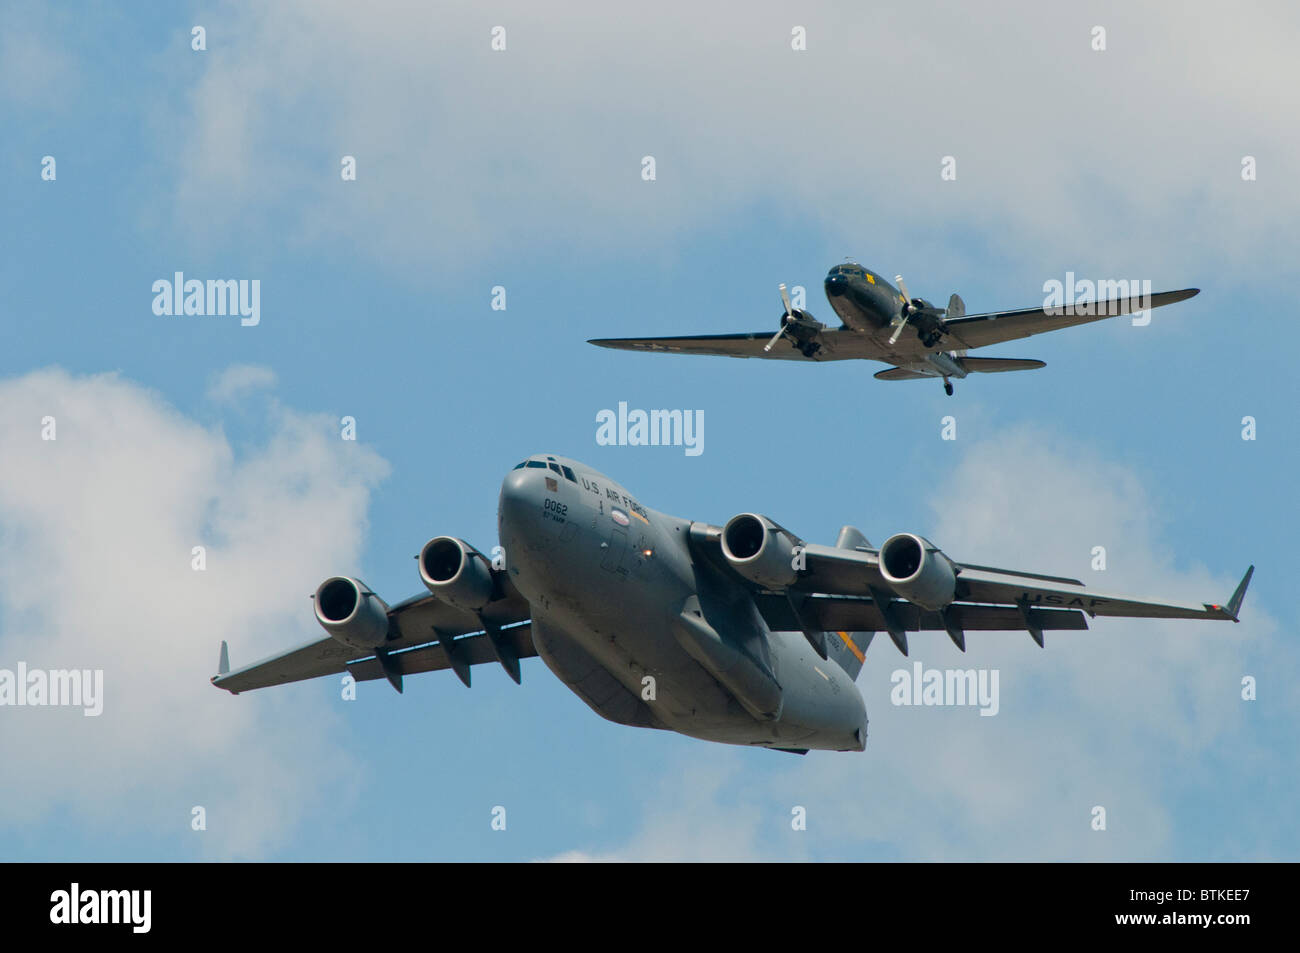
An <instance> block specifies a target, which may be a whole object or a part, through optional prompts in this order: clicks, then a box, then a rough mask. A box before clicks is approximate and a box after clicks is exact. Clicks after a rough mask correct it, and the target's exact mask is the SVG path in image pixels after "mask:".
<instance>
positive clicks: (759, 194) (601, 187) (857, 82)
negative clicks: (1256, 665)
mask: <svg viewBox="0 0 1300 953" xmlns="http://www.w3.org/2000/svg"><path fill="white" fill-rule="evenodd" d="M1184 12H1185V11H1184V10H1183V7H1182V6H1181V5H1179V4H1176V3H1166V4H1150V5H1144V6H1143V7H1141V8H1140V9H1139V8H1136V7H1134V6H1133V5H1131V4H1130V5H1114V6H1105V5H1103V6H1102V7H1100V8H1098V9H1096V10H1094V11H1093V12H1092V13H1090V14H1089V19H1088V20H1087V21H1084V20H1081V19H1080V18H1079V17H1077V16H1076V15H1075V14H1073V13H1072V12H1070V11H1066V10H1065V9H1063V8H1061V9H1058V8H1054V7H1045V6H1043V5H1041V4H1033V3H1012V4H1003V5H1002V6H1000V7H999V8H998V9H996V10H993V9H989V8H986V7H980V6H973V5H953V4H925V3H919V4H908V5H905V6H900V7H898V8H894V9H887V8H886V9H882V8H880V7H878V6H872V7H870V8H865V7H862V6H860V5H855V4H847V3H846V4H828V5H825V6H823V7H822V8H820V9H818V10H816V11H805V10H800V11H798V12H797V13H795V12H792V11H791V9H790V8H789V7H788V5H786V4H783V3H778V2H761V3H757V4H750V5H748V6H747V7H746V8H745V12H744V15H743V16H737V15H736V13H735V11H734V10H731V9H728V8H723V7H710V6H707V5H706V6H701V5H699V4H695V3H668V4H658V5H656V6H655V8H654V10H653V14H652V15H647V16H643V17H637V18H633V19H630V20H629V19H628V18H627V17H626V16H625V15H624V13H623V12H622V11H618V10H613V9H611V8H609V7H607V6H606V5H602V4H595V3H579V4H569V5H566V6H565V7H564V8H563V9H555V8H549V7H548V8H540V7H537V6H536V5H533V4H505V5H504V6H500V7H499V8H498V9H497V10H496V12H494V13H493V15H492V18H491V20H489V19H485V18H484V17H483V16H482V15H481V13H480V11H478V10H473V9H470V8H465V9H464V10H454V9H448V10H439V11H438V12H437V13H436V14H435V13H434V12H433V11H430V10H429V9H428V8H427V7H426V6H425V5H424V4H421V3H417V2H393V3H388V4H382V5H379V6H378V7H376V6H375V5H368V6H365V7H360V6H357V5H355V4H351V3H346V2H343V0H335V2H323V0H312V2H286V3H278V4H270V5H262V6H259V7H256V8H252V9H250V10H247V11H242V12H238V13H230V14H229V15H228V18H227V19H226V20H225V21H223V22H219V23H214V25H213V27H212V29H211V32H212V33H213V34H219V35H220V36H221V37H222V55H221V56H219V57H218V56H211V57H210V58H209V59H208V60H206V61H205V63H204V65H205V67H206V71H205V73H204V74H203V75H202V77H201V79H200V80H199V81H198V82H197V84H196V86H195V87H194V88H193V89H192V90H191V96H190V101H189V103H188V112H187V113H186V114H183V115H178V116H176V117H175V122H174V123H169V124H168V127H167V128H168V137H169V142H171V141H173V140H174V139H175V138H176V137H177V136H179V138H180V141H181V142H183V144H184V145H183V148H182V149H181V150H180V152H179V153H178V156H177V158H178V162H179V167H178V169H177V194H176V201H177V207H178V209H179V211H180V214H181V215H183V216H185V217H186V219H187V220H189V219H190V218H191V217H192V218H194V219H197V220H198V221H201V222H202V223H203V226H204V227H203V228H202V229H189V231H190V232H191V233H192V234H207V233H208V231H209V229H211V228H214V227H216V225H219V223H222V222H227V223H234V222H237V223H238V229H239V234H240V235H241V236H242V235H246V234H249V233H253V234H256V233H257V231H258V230H256V229H250V228H249V222H250V220H251V219H255V218H256V217H257V216H267V222H268V224H270V223H271V221H274V223H275V224H276V226H277V227H275V228H268V229H266V230H265V231H264V233H265V234H267V235H274V236H275V240H276V241H277V242H279V241H281V240H283V239H284V238H285V237H286V232H285V229H284V222H285V221H286V220H288V221H292V222H294V223H295V225H294V226H293V228H292V229H291V230H290V231H289V233H288V236H287V237H289V238H290V239H291V240H294V241H299V242H321V243H330V244H339V243H343V244H348V243H355V247H356V248H357V250H358V252H359V253H361V254H369V255H374V256H376V257H378V258H381V259H389V260H391V262H392V264H393V265H394V266H396V267H399V268H405V267H407V266H408V265H410V263H411V262H412V261H413V260H416V261H429V260H432V261H437V262H440V263H442V264H443V265H448V266H450V265H454V264H456V263H461V262H465V261H474V260H475V259H477V258H479V257H480V256H482V255H484V254H485V253H488V252H489V251H491V252H493V253H495V254H497V255H498V256H500V255H502V254H513V253H518V252H520V251H522V250H524V249H528V250H531V249H532V248H533V247H534V246H535V245H536V244H538V243H542V244H546V245H554V244H557V243H558V244H561V245H562V246H563V247H575V246H576V247H581V248H584V249H586V250H587V251H589V252H593V253H599V252H600V251H601V250H602V249H604V248H608V247H616V248H620V249H626V247H627V245H628V242H629V241H633V242H636V243H638V247H640V246H641V245H644V244H648V245H650V246H652V247H657V246H658V245H660V244H661V243H665V242H667V243H669V244H671V242H672V239H674V238H675V237H677V236H679V235H681V234H684V233H689V232H692V231H698V230H700V229H703V228H710V227H714V223H715V222H717V221H719V220H725V218H726V217H728V216H737V215H741V214H743V213H744V212H746V210H748V209H750V208H753V207H755V205H756V203H758V204H760V205H761V207H763V208H767V207H769V206H770V205H771V203H773V202H777V203H779V205H780V207H782V208H784V209H785V210H786V211H787V213H788V214H789V215H790V216H791V217H792V218H793V219H795V220H809V219H810V220H812V221H813V222H820V223H821V224H822V226H823V227H824V230H825V232H826V235H827V241H828V243H830V244H833V245H837V244H840V243H842V250H843V252H844V253H853V254H856V255H860V256H864V257H866V256H873V255H883V254H885V253H886V252H889V253H891V254H892V255H893V256H894V257H895V259H901V260H898V261H897V264H896V267H899V268H906V267H908V264H907V262H908V261H909V260H911V261H918V260H928V263H929V264H930V266H931V267H935V260H936V259H937V258H939V257H940V256H939V255H937V252H938V251H939V250H940V249H942V248H945V247H946V246H948V244H949V243H950V242H951V241H952V236H953V235H960V234H962V233H963V232H965V233H970V234H980V235H984V236H986V240H987V242H988V243H989V244H990V245H991V246H992V252H991V253H992V254H995V255H996V254H998V251H999V250H1001V251H1002V252H1003V253H1006V254H1010V251H1011V249H1012V248H1014V249H1024V248H1030V249H1033V252H1034V256H1033V258H1032V259H1031V260H1029V261H1027V262H1026V263H1025V267H1027V268H1028V269H1030V271H1029V273H1030V274H1038V272H1039V271H1041V270H1043V269H1049V270H1050V276H1059V273H1060V272H1061V271H1063V270H1064V268H1065V267H1070V266H1074V265H1078V266H1080V267H1089V268H1101V269H1108V270H1107V271H1106V274H1111V273H1114V274H1115V275H1130V274H1134V273H1136V274H1138V275H1144V276H1152V277H1156V278H1157V279H1159V277H1160V275H1159V274H1155V275H1153V272H1155V271H1157V270H1159V271H1160V272H1161V273H1163V274H1165V276H1166V277H1167V278H1169V279H1170V280H1173V279H1174V278H1175V277H1177V278H1190V277H1192V275H1191V274H1189V271H1190V269H1191V268H1192V266H1193V262H1192V261H1191V260H1189V259H1190V258H1193V257H1194V258H1196V259H1197V260H1196V261H1195V264H1199V265H1201V266H1202V267H1203V266H1204V265H1205V264H1206V262H1207V261H1213V262H1217V263H1224V262H1225V261H1229V262H1232V263H1233V264H1234V266H1236V267H1239V268H1250V267H1254V266H1257V265H1259V264H1260V263H1261V262H1263V263H1264V264H1266V265H1276V264H1277V263H1279V262H1286V261H1288V260H1289V256H1288V255H1287V253H1285V252H1283V251H1282V250H1280V249H1277V248H1275V247H1273V246H1274V244H1275V243H1274V242H1269V243H1260V242H1259V241H1258V240H1257V239H1258V236H1259V235H1260V234H1261V229H1262V227H1263V226H1264V225H1266V224H1267V223H1273V224H1275V225H1282V224H1284V223H1285V222H1287V221H1289V220H1290V219H1291V218H1293V217H1294V213H1295V211H1296V210H1297V206H1300V185H1298V184H1297V182H1296V181H1295V180H1294V178H1293V177H1285V176H1283V175H1282V174H1281V169H1282V167H1283V164H1284V163H1285V162H1286V161H1287V159H1288V158H1289V156H1291V155H1293V154H1295V153H1296V152H1297V150H1300V131H1297V129H1296V128H1295V126H1294V124H1289V123H1286V122H1284V121H1282V118H1281V117H1285V116H1289V115H1294V114H1295V113H1296V112H1297V108H1298V107H1300V99H1298V97H1300V92H1298V91H1297V89H1296V86H1295V84H1294V83H1292V82H1290V77H1289V75H1288V74H1287V72H1286V70H1287V66H1286V64H1287V63H1288V62H1289V59H1288V57H1289V52H1290V51H1289V37H1290V36H1292V35H1293V34H1294V33H1295V27H1296V23H1295V21H1296V18H1297V13H1296V11H1295V10H1294V9H1293V8H1292V7H1290V6H1289V5H1286V4H1282V3H1276V4H1270V5H1267V6H1266V8H1265V9H1264V10H1261V11H1259V12H1258V13H1257V14H1255V15H1252V16H1251V17H1241V18H1236V19H1227V20H1225V19H1224V18H1222V17H1217V18H1215V17H1193V16H1185V15H1183V14H1184ZM1269 18H1272V20H1273V21H1274V25H1275V27H1276V28H1273V29H1270V28H1267V27H1261V24H1262V23H1266V22H1267V21H1268V19H1269ZM795 22H798V23H799V24H801V25H804V26H806V27H807V29H808V37H809V39H808V50H807V51H806V52H793V51H792V50H791V49H790V42H789V41H790V30H791V27H792V26H793V25H794V23H795ZM1094 22H1100V23H1103V24H1104V25H1106V26H1107V29H1108V49H1107V50H1106V51H1105V52H1094V51H1093V50H1092V49H1091V46H1090V40H1091V35H1090V30H1091V27H1092V26H1093V24H1094ZM498 23H500V24H502V25H504V26H505V27H506V28H507V31H508V32H507V36H508V41H509V47H508V50H507V51H505V52H500V53H494V52H492V51H491V50H490V49H489V32H488V31H489V28H490V27H491V26H493V25H495V24H498ZM345 154H348V155H354V156H356V158H357V163H358V179H357V181H356V182H352V183H344V182H342V181H340V178H339V161H340V158H341V157H342V156H343V155H345ZM646 154H650V155H654V156H655V157H656V159H657V162H658V180H657V181H656V182H654V183H652V184H649V183H645V182H642V181H641V179H640V161H641V157H642V156H643V155H646ZM1246 154H1251V155H1255V156H1256V157H1257V159H1258V161H1259V168H1260V179H1259V181H1258V182H1255V183H1250V184H1247V183H1243V182H1242V181H1241V178H1240V161H1241V158H1242V156H1243V155H1246ZM945 155H953V156H955V157H956V159H957V171H958V176H957V180H956V181H955V182H943V181H941V179H940V176H939V171H940V161H941V158H942V157H943V156H945ZM250 217H251V219H250ZM360 223H365V226H364V227H361V224H360ZM1265 231H1266V229H1265ZM1007 246H1009V247H1007ZM1174 248H1176V249H1177V255H1176V256H1175V255H1174V254H1173V253H1172V250H1173V249H1174ZM1008 267H1013V266H1012V265H1011V264H1009V265H1008ZM1038 280H1039V281H1041V280H1043V279H1042V278H1041V277H1040V278H1039V279H1038Z"/></svg>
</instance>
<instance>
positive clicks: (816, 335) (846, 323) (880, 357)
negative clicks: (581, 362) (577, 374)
mask: <svg viewBox="0 0 1300 953" xmlns="http://www.w3.org/2000/svg"><path fill="white" fill-rule="evenodd" d="M894 280H895V281H897V282H898V287H894V285H891V284H890V283H889V282H888V281H886V280H885V279H884V278H882V277H881V276H880V275H878V274H876V273H875V272H874V271H870V270H868V269H866V268H863V267H862V266H861V265H859V264H856V263H852V262H851V263H849V264H844V265H836V266H835V267H834V268H832V269H831V270H830V273H829V274H828V275H827V276H826V283H825V285H826V297H827V298H828V299H829V300H830V303H831V307H832V308H833V309H834V310H835V313H836V314H837V315H838V316H839V318H840V320H841V321H842V322H843V324H842V325H841V326H840V327H838V328H828V327H827V326H826V325H824V324H822V323H821V322H820V321H818V320H817V319H815V318H814V317H813V316H812V315H811V314H809V313H808V312H807V311H804V310H802V309H800V308H794V307H791V305H790V297H789V295H787V294H786V290H785V285H781V289H780V290H781V300H782V302H783V303H784V305H785V310H784V312H782V314H781V324H780V327H779V328H778V330H777V332H776V334H775V335H771V336H769V335H768V334H767V333H765V332H756V333H752V334H704V335H696V336H692V337H663V338H597V339H594V340H592V341H590V342H589V343H591V344H596V345H599V346H600V347H611V348H621V349H625V350H635V351H672V352H675V353H679V354H717V355H722V356H724V357H760V358H771V359H774V360H780V361H847V360H854V359H858V360H869V361H881V362H883V363H885V364H893V365H894V366H893V367H892V368H890V369H889V370H885V371H880V372H879V373H878V374H876V377H877V378H878V379H880V380H884V381H906V380H917V379H920V378H925V377H941V378H943V388H944V390H945V391H947V392H948V393H949V394H951V393H952V379H953V378H957V379H958V380H960V379H961V378H963V377H965V376H966V375H967V374H996V373H999V372H1001V371H1025V370H1032V369H1034V368H1039V367H1043V366H1044V364H1043V362H1042V361H1035V360H1028V359H1024V358H1012V357H968V356H967V353H966V352H967V351H968V350H972V349H974V348H981V347H985V346H987V345H990V344H999V343H1001V342H1003V341H1012V340H1015V339H1016V338H1024V337H1029V336H1030V335H1033V334H1042V333H1043V332H1045V331H1056V330H1058V329H1060V328H1068V327H1073V326H1074V325H1076V324H1087V323H1089V322H1091V321H1100V320H1102V319H1103V318H1108V317H1114V316H1115V315H1121V314H1131V313H1133V312H1135V311H1145V310H1147V309H1149V308H1159V307H1162V306H1163V305H1167V304H1173V303H1174V302H1177V301H1185V300H1187V299H1188V298H1190V297H1192V296H1193V295H1195V294H1196V293H1197V292H1198V290H1199V289H1197V288H1185V289H1183V290H1182V291H1162V292H1160V293H1158V294H1153V295H1152V294H1146V295H1138V296H1135V297H1131V298H1117V299H1112V300H1108V301H1100V302H1086V303H1080V304H1074V303H1064V304H1062V305H1060V306H1059V307H1054V306H1052V305H1044V306H1043V307H1040V308H1024V309H1021V310H1019V311H993V312H990V313H988V314H966V306H965V305H964V304H963V303H962V300H961V298H959V297H958V296H957V295H953V296H952V297H951V298H949V299H948V307H946V308H938V307H935V306H934V305H933V304H931V303H930V302H928V301H926V300H925V299H924V298H913V297H912V296H911V294H909V293H908V290H907V286H906V285H905V284H904V283H903V276H902V275H899V276H897V277H896V278H895V279H894ZM783 338H784V339H785V341H786V342H787V344H788V346H784V347H783V346H779V345H780V342H781V340H782V339H783Z"/></svg>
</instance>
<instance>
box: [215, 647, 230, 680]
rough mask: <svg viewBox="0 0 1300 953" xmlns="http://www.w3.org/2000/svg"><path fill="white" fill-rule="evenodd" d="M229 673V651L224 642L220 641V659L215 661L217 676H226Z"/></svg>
mask: <svg viewBox="0 0 1300 953" xmlns="http://www.w3.org/2000/svg"><path fill="white" fill-rule="evenodd" d="M229 672H230V649H229V648H227V647H226V640H225V639H222V640H221V658H219V659H218V660H217V674H218V675H226V674H228V673H229Z"/></svg>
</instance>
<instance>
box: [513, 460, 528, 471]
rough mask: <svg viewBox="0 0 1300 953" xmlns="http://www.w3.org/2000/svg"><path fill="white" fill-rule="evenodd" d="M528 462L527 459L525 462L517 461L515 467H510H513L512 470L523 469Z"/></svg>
mask: <svg viewBox="0 0 1300 953" xmlns="http://www.w3.org/2000/svg"><path fill="white" fill-rule="evenodd" d="M527 463H528V461H527V460H525V461H524V462H523V463H516V464H515V465H514V466H513V467H511V468H510V469H512V470H522V469H523V468H524V466H525V465H526V464H527Z"/></svg>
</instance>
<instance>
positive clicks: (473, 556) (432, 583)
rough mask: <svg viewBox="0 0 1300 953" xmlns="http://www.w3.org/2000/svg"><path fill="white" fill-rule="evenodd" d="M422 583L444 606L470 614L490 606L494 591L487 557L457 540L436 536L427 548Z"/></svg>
mask: <svg viewBox="0 0 1300 953" xmlns="http://www.w3.org/2000/svg"><path fill="white" fill-rule="evenodd" d="M420 581H421V582H423V583H424V584H425V586H427V587H428V589H429V591H430V592H432V593H433V594H434V595H435V596H437V597H438V598H439V599H441V600H442V601H443V602H446V603H447V604H448V605H453V606H455V607H456V608H458V609H466V610H468V611H470V612H477V611H478V610H479V609H482V608H483V607H484V606H485V605H487V604H488V603H489V602H491V601H492V594H493V591H494V590H495V585H494V584H493V581H492V568H491V564H490V563H489V562H488V560H487V557H486V556H484V555H483V554H482V553H480V552H479V551H478V550H477V549H475V548H474V547H473V546H471V545H470V544H469V543H467V542H465V541H464V540H463V539H456V538H455V537H454V536H435V537H434V538H433V539H431V540H429V541H428V542H427V543H425V544H424V548H423V549H422V550H420Z"/></svg>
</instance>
